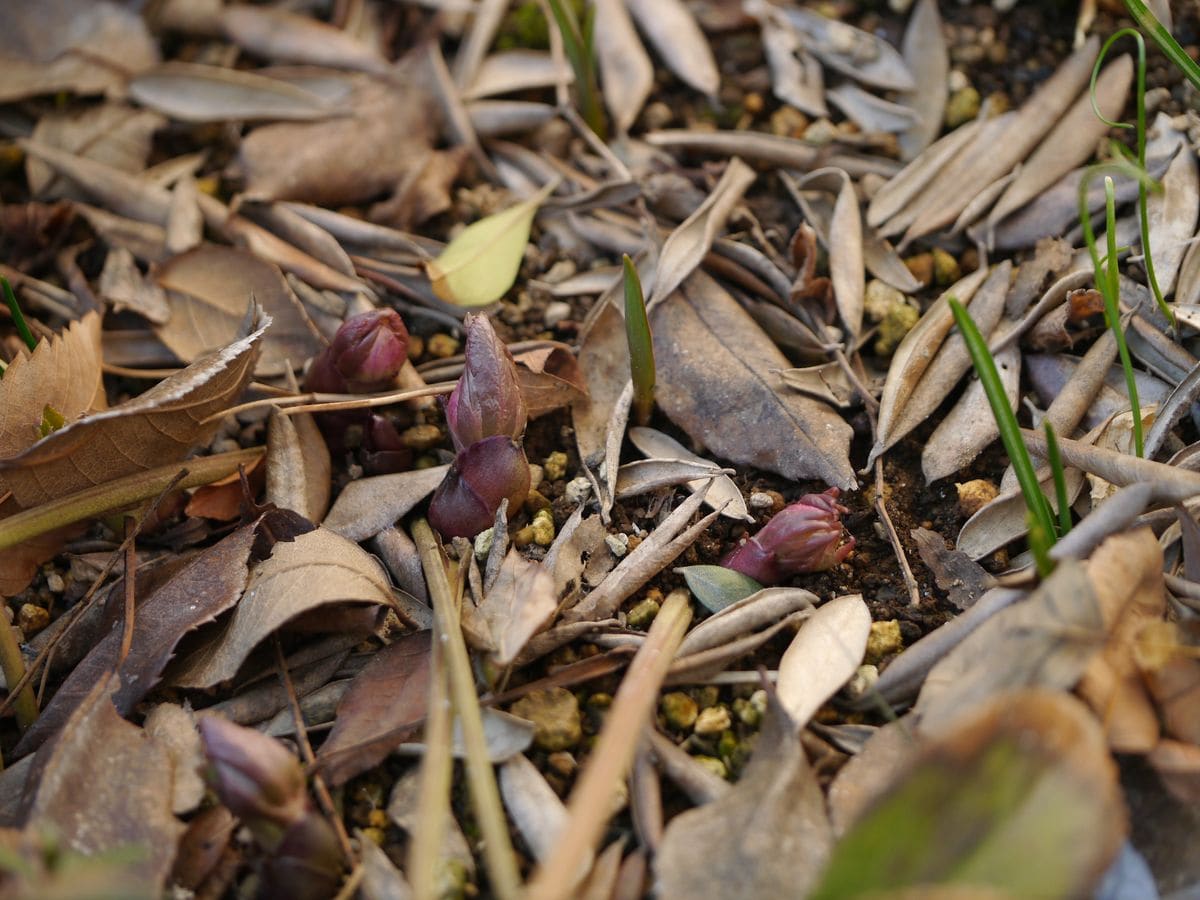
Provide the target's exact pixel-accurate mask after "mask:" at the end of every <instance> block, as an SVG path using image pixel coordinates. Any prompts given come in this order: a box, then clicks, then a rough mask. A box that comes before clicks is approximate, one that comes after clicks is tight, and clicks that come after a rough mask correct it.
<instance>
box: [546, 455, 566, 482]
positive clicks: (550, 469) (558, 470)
mask: <svg viewBox="0 0 1200 900" xmlns="http://www.w3.org/2000/svg"><path fill="white" fill-rule="evenodd" d="M542 470H543V471H544V472H545V474H546V477H547V478H548V479H550V480H551V481H558V480H559V479H560V478H565V477H566V474H567V454H565V453H563V452H562V451H561V450H555V451H554V452H553V453H551V454H550V455H549V456H547V457H546V458H545V459H544V460H543V461H542Z"/></svg>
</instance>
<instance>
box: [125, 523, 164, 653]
mask: <svg viewBox="0 0 1200 900" xmlns="http://www.w3.org/2000/svg"><path fill="white" fill-rule="evenodd" d="M155 508H157V505H156V506H152V507H150V511H152V510H154V509H155ZM135 527H136V523H135V522H134V519H133V516H126V517H125V541H124V543H125V575H124V577H125V610H124V613H123V616H122V618H123V621H122V623H121V652H120V653H118V654H117V665H116V668H117V669H118V670H120V668H121V666H123V665H125V657H127V656H129V651H130V649H132V647H133V624H134V617H135V615H136V606H137V590H136V588H137V585H136V584H135V581H136V579H137V551H136V549H135V547H134V542H133V541H132V540H130V539H129V538H130V535H132V534H134V528H135Z"/></svg>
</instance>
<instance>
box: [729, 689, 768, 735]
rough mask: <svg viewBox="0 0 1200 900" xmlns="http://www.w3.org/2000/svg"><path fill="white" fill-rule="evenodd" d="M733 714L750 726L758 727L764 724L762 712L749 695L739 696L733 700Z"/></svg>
mask: <svg viewBox="0 0 1200 900" xmlns="http://www.w3.org/2000/svg"><path fill="white" fill-rule="evenodd" d="M733 714H734V715H735V716H737V717H738V721H739V722H741V723H742V724H743V725H747V726H749V727H750V728H757V727H758V726H759V725H761V724H762V713H761V712H759V711H758V709H757V708H756V707H755V705H754V704H753V703H752V702H750V700H749V698H747V697H738V698H737V699H736V700H734V701H733Z"/></svg>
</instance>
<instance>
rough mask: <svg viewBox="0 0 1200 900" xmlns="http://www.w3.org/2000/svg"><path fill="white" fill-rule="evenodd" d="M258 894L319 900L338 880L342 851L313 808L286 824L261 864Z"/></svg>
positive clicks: (330, 829)
mask: <svg viewBox="0 0 1200 900" xmlns="http://www.w3.org/2000/svg"><path fill="white" fill-rule="evenodd" d="M261 871H262V882H263V883H262V890H261V892H260V895H261V896H266V897H287V898H289V900H323V898H326V897H332V896H334V894H335V893H336V892H337V887H338V884H339V882H340V881H341V880H342V878H341V876H342V851H341V848H340V847H339V846H338V841H337V836H336V835H335V834H334V833H333V828H331V827H330V825H329V823H328V822H326V821H325V819H323V818H322V817H321V816H320V815H318V814H317V813H316V812H315V811H311V810H310V812H309V814H308V815H306V816H305V817H304V818H302V819H300V820H299V821H297V822H296V823H295V824H293V825H292V827H290V828H289V829H288V830H287V832H286V833H285V834H284V836H283V840H282V842H281V843H280V844H279V847H278V848H277V849H276V850H275V851H274V854H273V855H272V857H271V858H270V859H268V860H266V861H265V862H264V863H263V866H262V870H261Z"/></svg>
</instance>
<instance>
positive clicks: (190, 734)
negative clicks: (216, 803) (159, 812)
mask: <svg viewBox="0 0 1200 900" xmlns="http://www.w3.org/2000/svg"><path fill="white" fill-rule="evenodd" d="M142 727H143V728H144V729H145V730H146V734H147V735H148V736H149V737H150V739H151V740H152V741H154V743H156V744H158V745H159V746H160V747H162V748H163V749H164V750H166V751H167V755H168V756H170V757H171V764H172V768H173V769H174V771H175V779H174V783H173V784H172V786H171V810H172V811H173V812H174V813H175V814H176V815H185V814H186V813H190V812H192V811H194V810H195V809H196V808H197V807H198V806H199V805H200V801H202V800H203V799H204V792H205V791H206V790H207V788H206V786H205V784H204V777H203V775H202V774H201V773H202V772H203V771H204V765H205V762H206V760H205V757H204V750H203V748H202V747H201V746H200V732H199V731H197V730H196V720H195V719H194V718H193V716H192V711H191V709H190V708H188V707H185V706H180V705H178V704H176V703H160V704H158V706H156V707H154V709H152V710H150V713H149V715H147V716H146V721H145V722H144V723H143V725H142Z"/></svg>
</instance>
